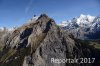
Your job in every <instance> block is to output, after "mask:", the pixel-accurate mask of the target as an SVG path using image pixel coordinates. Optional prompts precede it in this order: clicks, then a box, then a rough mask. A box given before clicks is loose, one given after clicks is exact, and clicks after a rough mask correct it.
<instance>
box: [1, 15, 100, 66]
mask: <svg viewBox="0 0 100 66" xmlns="http://www.w3.org/2000/svg"><path fill="white" fill-rule="evenodd" d="M1 42H2V45H1V44H0V66H95V65H96V64H97V63H99V62H100V60H99V59H100V57H99V55H100V49H99V48H97V47H95V49H94V46H92V45H91V46H90V45H89V43H87V41H86V42H84V41H81V40H78V39H75V38H74V36H73V35H71V34H69V33H67V31H64V30H63V29H61V28H60V27H59V26H57V25H56V23H55V21H54V20H53V19H51V18H49V17H48V16H47V15H46V14H41V15H40V17H38V18H37V19H36V20H31V21H30V22H29V23H26V24H24V25H22V26H21V27H19V28H17V29H15V30H13V31H12V32H10V33H6V34H5V35H2V37H1V39H0V43H1ZM86 43H87V44H86ZM98 46H99V45H98ZM75 58H76V59H80V58H90V59H92V58H96V59H95V61H94V63H93V62H91V63H88V62H87V63H84V61H83V63H81V62H80V61H81V60H78V61H77V62H76V63H75V62H73V61H71V60H70V61H66V63H64V60H63V62H62V63H61V59H75ZM59 59H60V60H59ZM92 60H93V59H92ZM78 62H79V63H78Z"/></svg>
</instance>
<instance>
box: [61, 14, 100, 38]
mask: <svg viewBox="0 0 100 66" xmlns="http://www.w3.org/2000/svg"><path fill="white" fill-rule="evenodd" d="M59 26H61V27H62V28H63V29H65V30H67V31H68V32H69V33H72V34H73V35H74V36H75V37H77V38H80V39H98V38H100V37H99V35H98V37H96V35H97V33H100V16H91V15H83V14H81V15H80V16H79V17H75V18H73V19H72V20H66V21H62V22H61V23H60V24H59ZM95 34H96V35H95Z"/></svg>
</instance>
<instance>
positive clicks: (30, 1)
mask: <svg viewBox="0 0 100 66" xmlns="http://www.w3.org/2000/svg"><path fill="white" fill-rule="evenodd" d="M41 13H45V14H47V15H48V16H49V17H51V18H53V19H54V20H55V21H56V23H57V24H59V23H60V22H61V21H65V20H69V19H72V18H74V17H76V16H79V15H80V14H85V15H88V14H89V15H92V16H97V15H100V0H0V27H8V28H10V27H14V26H16V27H18V26H21V25H22V24H24V23H25V22H27V21H28V20H29V19H31V18H32V17H33V15H37V16H39V15H40V14H41Z"/></svg>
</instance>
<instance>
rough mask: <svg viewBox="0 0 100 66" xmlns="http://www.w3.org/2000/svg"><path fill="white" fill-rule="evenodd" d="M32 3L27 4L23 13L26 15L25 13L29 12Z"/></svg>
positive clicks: (30, 1)
mask: <svg viewBox="0 0 100 66" xmlns="http://www.w3.org/2000/svg"><path fill="white" fill-rule="evenodd" d="M33 1H34V0H29V3H28V5H27V6H26V8H25V13H27V12H28V11H29V9H30V8H31V6H32V4H33Z"/></svg>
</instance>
